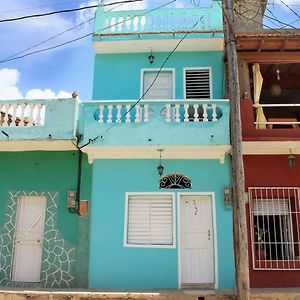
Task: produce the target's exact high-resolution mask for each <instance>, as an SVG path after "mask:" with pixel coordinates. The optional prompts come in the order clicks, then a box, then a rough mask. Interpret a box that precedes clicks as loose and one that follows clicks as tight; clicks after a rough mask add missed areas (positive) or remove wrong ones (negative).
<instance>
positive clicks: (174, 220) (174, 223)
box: [123, 192, 177, 249]
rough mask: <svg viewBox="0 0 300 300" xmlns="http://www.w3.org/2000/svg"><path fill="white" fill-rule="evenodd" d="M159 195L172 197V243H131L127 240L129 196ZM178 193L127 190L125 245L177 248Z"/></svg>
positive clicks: (131, 246)
mask: <svg viewBox="0 0 300 300" xmlns="http://www.w3.org/2000/svg"><path fill="white" fill-rule="evenodd" d="M132 195H134V196H136V195H138V196H143V195H145V196H149V195H153V196H159V195H167V196H171V197H172V214H173V220H172V223H173V226H172V231H173V232H172V240H173V243H172V244H171V245H142V244H131V243H128V242H127V233H128V209H129V197H130V196H132ZM176 244H177V241H176V195H175V193H172V192H166V193H165V192H127V193H126V194H125V210H124V237H123V246H124V247H129V248H163V249H175V248H176Z"/></svg>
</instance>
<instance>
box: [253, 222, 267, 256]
mask: <svg viewBox="0 0 300 300" xmlns="http://www.w3.org/2000/svg"><path fill="white" fill-rule="evenodd" d="M254 227H255V235H256V237H257V245H258V247H257V249H256V258H257V259H258V260H265V259H266V249H265V234H266V233H267V232H268V231H267V230H265V229H263V228H260V227H258V226H257V225H255V226H254Z"/></svg>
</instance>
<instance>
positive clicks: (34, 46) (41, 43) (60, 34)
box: [0, 3, 125, 63]
mask: <svg viewBox="0 0 300 300" xmlns="http://www.w3.org/2000/svg"><path fill="white" fill-rule="evenodd" d="M124 4H125V3H121V4H119V5H117V6H116V7H113V8H111V9H109V10H108V11H112V10H114V9H116V8H118V7H120V6H122V5H124ZM94 19H95V17H93V18H90V19H88V20H86V21H84V22H81V23H79V24H77V25H75V26H73V27H70V28H69V29H67V30H65V31H62V32H60V33H58V34H56V35H54V36H52V37H50V38H48V39H46V40H44V41H41V42H38V43H37V44H34V45H32V46H30V47H29V48H26V49H24V50H22V51H20V52H18V53H16V54H14V55H11V56H9V57H7V58H5V59H3V60H0V63H2V62H4V61H8V60H9V59H11V58H13V57H16V56H18V55H20V54H23V53H25V52H27V51H29V50H32V49H34V48H36V47H38V46H41V45H43V44H45V43H47V42H49V41H51V40H53V39H55V38H57V37H60V36H62V35H63V34H65V33H67V32H70V31H72V30H74V29H76V28H78V27H80V26H82V25H84V24H86V23H88V22H91V21H92V20H94Z"/></svg>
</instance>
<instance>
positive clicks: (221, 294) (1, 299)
mask: <svg viewBox="0 0 300 300" xmlns="http://www.w3.org/2000/svg"><path fill="white" fill-rule="evenodd" d="M28 299H32V300H90V299H99V300H100V299H107V300H110V299H111V300H117V299H118V300H122V299H124V300H125V299H126V300H135V299H139V300H148V299H149V300H235V299H236V296H235V291H233V290H217V291H214V290H189V291H179V290H157V291H124V292H122V291H120V292H116V291H113V292H109V291H99V290H96V291H94V290H46V289H44V290H30V291H27V290H21V289H15V288H12V289H9V288H7V289H2V290H0V300H28ZM251 300H300V288H297V289H254V290H251Z"/></svg>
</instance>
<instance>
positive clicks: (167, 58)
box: [78, 16, 203, 150]
mask: <svg viewBox="0 0 300 300" xmlns="http://www.w3.org/2000/svg"><path fill="white" fill-rule="evenodd" d="M202 19H203V16H202V17H201V18H200V19H199V21H197V22H196V23H195V24H194V26H193V27H192V28H195V27H196V26H197V24H198V23H199V22H200V21H201V20H202ZM189 34H190V32H187V33H186V34H185V35H184V36H183V37H182V38H181V39H180V41H179V42H178V43H177V44H176V46H175V47H174V49H173V50H172V51H171V52H170V53H169V54H168V56H167V57H166V58H165V60H164V62H163V63H162V65H161V66H160V68H159V70H158V72H157V74H156V76H155V78H154V80H153V81H152V83H151V84H150V86H149V87H148V88H147V90H146V91H145V92H144V93H143V95H142V96H141V97H140V98H139V99H138V100H137V101H136V102H135V103H134V104H133V105H132V106H131V107H130V109H129V110H128V111H126V113H125V114H123V115H122V117H121V118H120V119H118V120H117V121H116V122H115V123H114V124H113V125H111V126H110V127H109V128H107V129H106V130H104V131H103V132H102V133H101V134H99V135H97V136H96V137H95V138H93V139H89V140H88V142H87V143H86V144H84V145H83V146H81V147H79V148H78V149H79V150H81V149H83V148H84V147H86V146H87V145H89V144H90V143H93V142H95V141H96V140H98V139H99V138H101V137H103V135H104V134H105V133H107V132H108V131H110V130H111V129H113V128H114V127H115V126H116V125H117V124H119V123H120V122H121V121H122V119H124V118H125V117H126V116H127V115H128V114H129V113H130V112H131V111H132V110H133V109H134V108H135V107H136V106H137V105H138V104H139V103H140V102H141V100H142V99H143V98H144V97H145V96H146V95H147V94H148V92H149V91H150V89H151V88H152V87H153V85H154V84H155V82H156V80H157V78H158V76H159V74H160V73H161V71H162V69H163V68H164V66H165V65H166V63H167V61H168V60H169V59H170V57H171V56H172V55H173V53H174V52H175V51H176V50H177V48H178V47H179V46H180V44H181V43H182V42H183V41H184V40H185V39H186V37H187V36H188V35H189Z"/></svg>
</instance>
